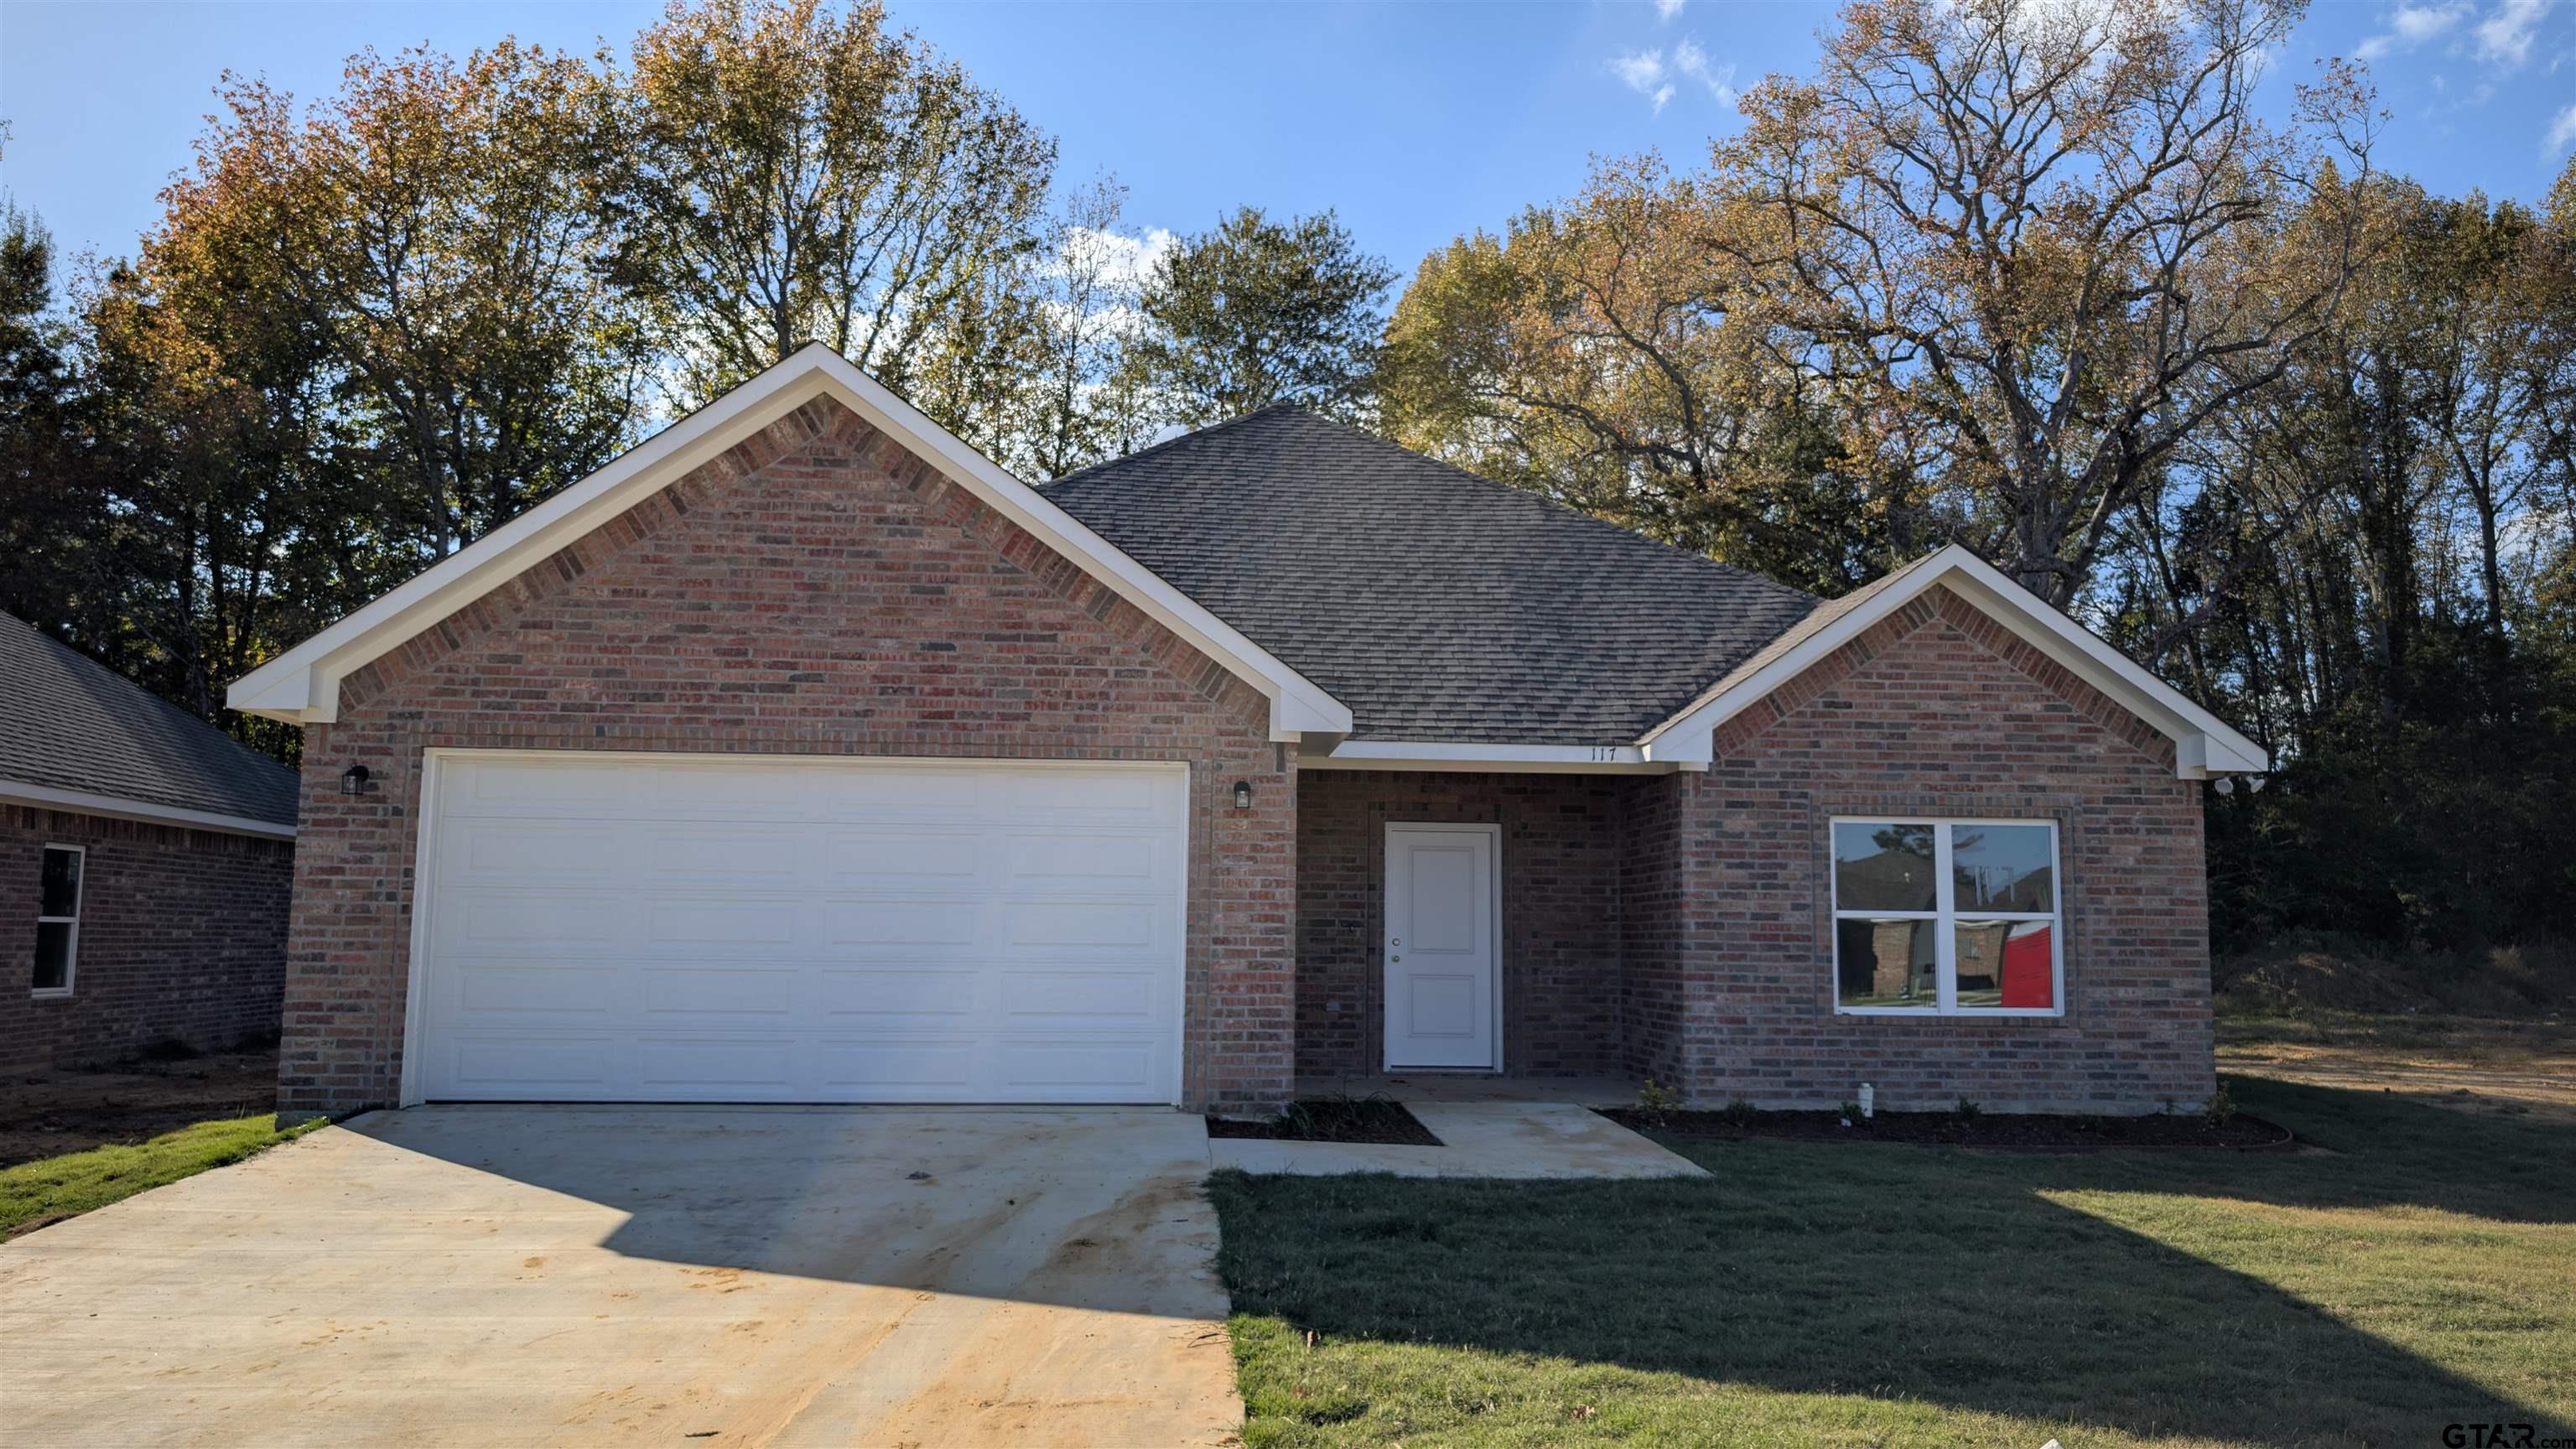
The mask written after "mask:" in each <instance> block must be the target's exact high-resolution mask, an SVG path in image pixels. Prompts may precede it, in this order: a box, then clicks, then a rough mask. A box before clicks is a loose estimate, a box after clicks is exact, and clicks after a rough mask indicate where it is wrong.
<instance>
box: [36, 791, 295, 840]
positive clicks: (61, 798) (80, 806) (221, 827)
mask: <svg viewBox="0 0 2576 1449" xmlns="http://www.w3.org/2000/svg"><path fill="white" fill-rule="evenodd" d="M0 803H5V804H11V805H33V806H36V807H37V808H39V809H44V810H61V811H65V812H68V813H70V814H73V815H103V816H106V817H108V818H110V819H113V820H143V821H149V822H150V823H152V824H155V825H184V826H186V827H188V828H189V829H191V830H217V831H222V832H224V833H225V834H228V835H258V836H264V837H266V838H268V839H270V840H293V839H294V838H295V827H294V826H292V825H280V824H277V823H276V822H275V821H270V820H253V819H251V818H250V817H249V816H247V815H224V814H220V813H218V812H215V811H211V810H184V809H181V808H180V807H178V806H176V805H161V804H156V803H154V802H152V801H150V800H128V799H126V798H125V797H124V796H121V795H98V794H93V793H91V792H90V791H87V790H65V789H62V788H59V787H57V786H53V785H30V784H27V783H25V782H23V781H18V780H0Z"/></svg>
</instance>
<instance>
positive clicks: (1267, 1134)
mask: <svg viewBox="0 0 2576 1449" xmlns="http://www.w3.org/2000/svg"><path fill="white" fill-rule="evenodd" d="M1207 1130H1208V1135H1209V1136H1210V1137H1262V1138H1268V1139H1270V1140H1272V1141H1278V1142H1370V1143H1383V1144H1386V1145H1390V1146H1400V1147H1445V1146H1447V1145H1448V1144H1446V1143H1444V1142H1442V1141H1441V1140H1440V1139H1439V1138H1437V1137H1434V1136H1432V1135H1431V1129H1430V1128H1428V1127H1425V1126H1423V1125H1422V1119H1421V1118H1419V1117H1416V1116H1414V1115H1413V1114H1412V1113H1410V1112H1408V1111H1406V1110H1404V1104H1403V1103H1402V1102H1391V1101H1388V1100H1387V1099H1385V1098H1383V1097H1371V1098H1366V1099H1363V1100H1359V1101H1350V1100H1344V1099H1332V1098H1323V1099H1315V1100H1308V1101H1300V1102H1291V1103H1289V1104H1288V1109H1287V1110H1286V1111H1284V1112H1281V1113H1280V1114H1279V1115H1278V1116H1276V1117H1272V1118H1269V1119H1267V1120H1266V1121H1251V1120H1247V1119H1245V1118H1241V1117H1210V1118H1208V1119H1207Z"/></svg>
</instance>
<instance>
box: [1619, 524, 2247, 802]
mask: <svg viewBox="0 0 2576 1449" xmlns="http://www.w3.org/2000/svg"><path fill="white" fill-rule="evenodd" d="M1935 584H1939V585H1943V586H1945V587H1947V588H1948V589H1949V590H1950V591H1951V592H1952V593H1955V594H1957V595H1958V596H1959V597H1961V598H1963V599H1965V600H1967V601H1968V602H1969V603H1971V604H1973V605H1975V606H1976V607H1977V608H1978V609H1979V610H1981V611H1982V612H1984V613H1985V614H1987V615H1988V616H1990V617H1992V618H1993V619H1994V620H1995V621H1996V622H1997V623H1999V624H2002V625H2003V626H2004V627H2005V628H2007V629H2010V630H2012V631H2013V632H2014V633H2015V634H2018V635H2020V636H2021V637H2022V638H2023V639H2025V640H2027V641H2029V642H2030V644H2031V645H2032V646H2033V647H2034V648H2037V649H2038V650H2039V651H2040V652H2041V653H2043V654H2046V655H2047V656H2048V657H2049V658H2051V659H2053V660H2055V661H2057V662H2058V663H2059V664H2061V665H2064V666H2065V667H2066V669H2067V670H2068V671H2069V672H2071V673H2073V674H2074V675H2075V676H2076V677H2077V678H2079V679H2082V680H2083V681H2084V682H2085V683H2087V684H2090V685H2092V686H2093V687H2094V688H2095V689H2098V690H2100V691H2102V693H2103V694H2104V695H2106V696H2108V697H2109V698H2110V699H2111V700H2112V702H2114V703H2116V704H2118V705H2119V706H2121V707H2122V708H2124V709H2127V710H2130V711H2133V712H2134V713H2136V714H2137V715H2138V717H2139V718H2141V719H2144V720H2145V721H2147V722H2148V723H2149V724H2151V725H2153V726H2155V728H2156V730H2157V732H2158V733H2160V734H2162V735H2164V736H2165V737H2166V738H2167V739H2170V740H2172V741H2173V742H2174V773H2175V774H2176V775H2178V776H2180V777H2181V778H2183V779H2185V780H2202V779H2208V778H2210V777H2212V776H2217V775H2252V774H2261V773H2263V772H2265V771H2267V770H2269V769H2271V767H2272V766H2271V760H2270V759H2269V757H2267V756H2266V755H2265V754H2264V753H2263V750H2262V747H2261V746H2259V745H2256V744H2255V743H2254V742H2253V741H2252V740H2249V739H2247V738H2245V736H2243V735H2241V734H2238V733H2237V732H2236V731H2235V730H2233V729H2230V728H2229V727H2228V725H2227V723H2226V722H2225V721H2224V720H2221V719H2219V718H2218V717H2217V716H2216V715H2214V714H2211V713H2210V712H2209V711H2207V710H2205V709H2202V708H2201V707H2200V706H2199V705H2196V704H2194V703H2192V702H2191V701H2190V700H2189V699H2187V698H2185V697H2184V696H2183V694H2182V693H2181V692H2180V691H2178V690H2176V689H2175V688H2173V686H2171V685H2169V684H2166V683H2165V682H2164V681H2163V680H2161V679H2158V678H2156V677H2155V676H2154V675H2152V674H2149V673H2148V672H2147V671H2146V670H2145V669H2143V668H2141V667H2139V665H2138V663H2137V661H2136V660H2133V659H2131V658H2129V657H2128V656H2127V655H2125V654H2122V653H2121V652H2120V651H2119V650H2117V649H2114V648H2112V647H2111V646H2110V645H2109V644H2106V643H2104V642H2103V641H2102V640H2101V639H2100V638H2099V637H2098V636H2096V635H2095V634H2093V633H2092V631H2090V630H2088V629H2086V628H2084V627H2083V626H2082V625H2080V624H2077V623H2076V622H2075V621H2074V620H2072V619H2069V618H2068V617H2066V616H2065V615H2064V614H2061V613H2059V612H2058V611H2057V610H2055V609H2052V608H2050V607H2049V606H2048V605H2046V604H2044V603H2041V602H2040V601H2039V599H2038V598H2036V597H2035V596H2033V595H2032V594H2031V593H2030V592H2029V591H2028V590H2026V589H2024V588H2022V587H2021V585H2019V584H2017V583H2014V582H2013V581H2012V580H2011V579H2009V578H2006V577H2005V576H2004V574H2003V573H2002V571H2000V570H1998V569H1997V568H1995V566H1994V565H1992V564H1989V563H1987V562H1986V561H1985V560H1983V559H1981V558H1979V557H1977V556H1976V555H1975V554H1973V553H1970V552H1969V551H1968V550H1967V549H1965V548H1962V547H1960V546H1959V545H1957V544H1951V545H1950V546H1949V547H1947V548H1944V549H1941V550H1940V551H1939V552H1937V553H1932V554H1927V555H1925V556H1924V557H1922V558H1919V559H1916V560H1915V561H1914V562H1913V563H1910V564H1908V565H1906V566H1905V567H1904V568H1901V569H1899V570H1897V571H1896V573H1895V574H1894V575H1892V576H1890V577H1889V579H1888V580H1887V581H1886V582H1885V584H1884V585H1882V586H1881V587H1880V588H1879V589H1878V591H1877V592H1876V593H1875V594H1873V595H1872V596H1871V597H1870V598H1869V599H1868V600H1866V601H1865V602H1863V603H1861V604H1859V605H1857V606H1855V607H1854V608H1852V609H1851V610H1850V611H1848V612H1846V613H1844V614H1843V615H1842V616H1841V617H1839V618H1837V619H1835V620H1834V621H1833V622H1832V623H1830V624H1827V625H1825V626H1824V627H1823V628H1821V629H1818V630H1817V631H1816V632H1815V633H1814V634H1812V635H1810V636H1809V637H1807V638H1805V639H1802V640H1800V641H1798V643H1797V645H1796V647H1794V648H1791V649H1788V650H1786V651H1784V652H1782V653H1781V655H1780V656H1779V657H1778V658H1776V659H1773V660H1770V661H1769V662H1767V663H1765V664H1764V665H1762V667H1761V668H1759V669H1756V670H1754V671H1752V672H1751V673H1749V674H1746V675H1744V676H1743V677H1741V678H1730V679H1728V680H1726V681H1722V682H1721V683H1720V684H1719V685H1718V686H1717V687H1716V688H1714V689H1712V690H1710V691H1709V692H1708V693H1707V694H1704V695H1702V696H1700V697H1699V698H1698V699H1696V700H1694V701H1692V702H1691V704H1690V705H1689V706H1688V707H1687V708H1685V709H1683V710H1682V712H1681V713H1679V714H1676V715H1674V716H1673V717H1672V718H1671V719H1668V720H1666V721H1664V722H1663V723H1662V724H1659V725H1657V726H1655V727H1654V728H1653V729H1652V730H1649V731H1648V732H1647V733H1646V734H1645V736H1644V737H1643V738H1641V739H1640V740H1638V742H1637V743H1638V745H1639V746H1640V747H1641V748H1642V749H1644V751H1645V752H1646V755H1647V757H1648V758H1650V759H1666V760H1687V759H1697V760H1706V759H1708V758H1709V755H1710V751H1711V748H1712V740H1713V737H1714V736H1715V734H1716V732H1717V728H1718V726H1720V725H1722V724H1724V723H1726V722H1727V721H1728V720H1730V719H1733V718H1734V717H1735V716H1736V715H1738V714H1740V713H1742V712H1743V711H1744V710H1745V709H1746V708H1748V707H1749V706H1751V705H1752V704H1754V703H1755V702H1756V701H1758V700H1761V699H1763V698H1764V697H1766V696H1768V695H1769V694H1770V693H1771V692H1772V691H1773V690H1776V689H1778V688H1779V687H1780V686H1782V685H1784V684H1787V683H1788V682H1789V681H1790V680H1792V679H1795V678H1797V677H1798V676H1799V675H1801V674H1803V673H1805V672H1806V671H1807V670H1808V669H1809V668H1811V667H1813V666H1814V665H1815V664H1816V663H1817V662H1818V661H1820V660H1822V659H1824V658H1825V657H1826V656H1827V655H1830V654H1832V653H1833V652H1834V651H1835V650H1837V649H1840V648H1841V647H1842V646H1844V645H1845V644H1848V643H1850V642H1851V641H1852V640H1853V639H1855V638H1858V637H1859V636H1860V635H1861V634H1862V633H1864V632H1865V631H1867V630H1868V629H1869V628H1870V627H1871V626H1872V625H1874V624H1876V623H1878V621H1880V620H1881V619H1884V618H1886V617H1887V616H1888V615H1890V614H1893V613H1895V612H1896V611H1897V610H1899V609H1901V608H1903V607H1905V605H1906V604H1908V603H1909V602H1911V601H1913V600H1914V599H1915V598H1917V597H1919V596H1920V595H1921V594H1922V593H1923V591H1924V590H1926V589H1929V588H1931V587H1932V586H1934V585H1935Z"/></svg>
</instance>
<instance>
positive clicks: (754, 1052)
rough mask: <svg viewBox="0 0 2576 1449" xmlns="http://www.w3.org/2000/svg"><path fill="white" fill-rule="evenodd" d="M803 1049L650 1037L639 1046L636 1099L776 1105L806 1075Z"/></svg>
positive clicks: (792, 1044) (783, 1039)
mask: <svg viewBox="0 0 2576 1449" xmlns="http://www.w3.org/2000/svg"><path fill="white" fill-rule="evenodd" d="M800 1045H801V1044H800V1043H799V1042H798V1041H797V1040H796V1038H794V1037H791V1036H785V1035H777V1036H725V1037H710V1036H701V1035H690V1036H644V1037H641V1038H638V1039H637V1041H636V1044H635V1086H636V1088H637V1089H638V1090H637V1092H636V1096H637V1097H638V1098H639V1099H649V1098H653V1097H683V1098H686V1097H709V1098H722V1097H741V1096H749V1097H757V1098H764V1099H770V1100H776V1099H778V1098H780V1097H782V1096H783V1095H785V1094H786V1092H787V1089H788V1088H789V1087H790V1086H792V1085H793V1084H794V1083H795V1082H797V1081H798V1080H799V1079H800V1078H801V1077H803V1076H804V1075H805V1074H806V1073H805V1072H804V1070H803V1068H804V1063H802V1062H801V1061H799V1060H798V1058H799V1057H800V1056H801V1055H802V1052H801V1051H800Z"/></svg>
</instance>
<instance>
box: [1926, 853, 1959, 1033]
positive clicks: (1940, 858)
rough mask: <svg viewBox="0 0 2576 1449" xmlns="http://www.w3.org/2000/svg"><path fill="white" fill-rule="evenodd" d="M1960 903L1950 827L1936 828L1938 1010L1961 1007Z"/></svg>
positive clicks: (1934, 892) (1934, 899)
mask: <svg viewBox="0 0 2576 1449" xmlns="http://www.w3.org/2000/svg"><path fill="white" fill-rule="evenodd" d="M1957 910H1958V902H1957V901H1956V900H1955V899H1953V892H1952V890H1951V886H1950V827H1949V826H1948V825H1946V824H1935V825H1934V826H1933V827H1932V960H1933V962H1934V966H1933V974H1932V987H1933V992H1934V1001H1935V1002H1936V1006H1935V1008H1934V1009H1935V1010H1938V1011H1945V1012H1948V1011H1957V1010H1958V1009H1959V933H1958V931H1956V930H1955V929H1953V928H1952V923H1953V921H1954V920H1955V919H1956V912H1957Z"/></svg>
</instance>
